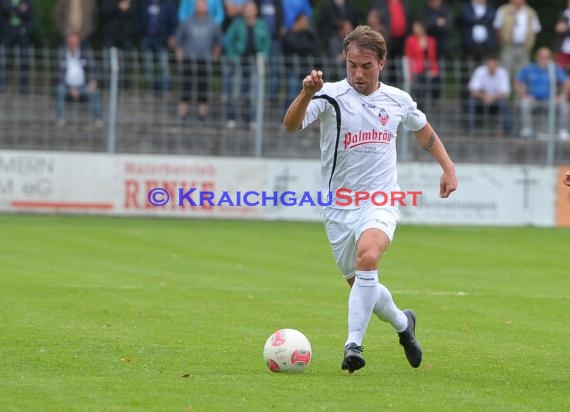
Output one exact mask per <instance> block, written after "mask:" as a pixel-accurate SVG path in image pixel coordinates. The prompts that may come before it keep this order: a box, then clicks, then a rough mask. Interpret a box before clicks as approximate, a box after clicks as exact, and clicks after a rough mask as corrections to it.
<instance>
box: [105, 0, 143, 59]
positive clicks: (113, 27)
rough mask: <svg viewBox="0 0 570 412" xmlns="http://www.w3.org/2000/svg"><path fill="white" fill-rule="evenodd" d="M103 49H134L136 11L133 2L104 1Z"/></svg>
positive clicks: (128, 0) (121, 0) (129, 0)
mask: <svg viewBox="0 0 570 412" xmlns="http://www.w3.org/2000/svg"><path fill="white" fill-rule="evenodd" d="M101 16H102V19H101V22H102V24H103V27H102V28H103V47H105V48H108V47H117V48H118V49H123V50H130V49H131V48H132V40H133V39H132V36H133V31H134V30H133V29H134V27H133V24H134V17H135V10H134V6H133V2H132V1H131V0H102V2H101Z"/></svg>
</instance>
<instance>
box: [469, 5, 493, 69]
mask: <svg viewBox="0 0 570 412" xmlns="http://www.w3.org/2000/svg"><path fill="white" fill-rule="evenodd" d="M494 19H495V8H494V7H493V6H491V5H489V4H487V0H471V1H470V2H468V3H467V4H465V7H464V8H463V18H462V20H461V23H462V25H463V55H464V57H466V58H467V59H468V60H473V61H474V62H476V63H480V62H482V61H483V58H484V57H485V56H487V55H489V54H491V53H493V52H494V51H495V47H496V45H495V31H494V29H493V20H494Z"/></svg>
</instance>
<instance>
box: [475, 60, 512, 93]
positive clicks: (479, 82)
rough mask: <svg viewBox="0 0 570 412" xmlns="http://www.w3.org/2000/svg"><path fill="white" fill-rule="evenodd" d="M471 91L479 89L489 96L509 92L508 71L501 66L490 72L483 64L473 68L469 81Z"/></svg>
mask: <svg viewBox="0 0 570 412" xmlns="http://www.w3.org/2000/svg"><path fill="white" fill-rule="evenodd" d="M469 90H470V91H471V92H474V91H480V92H483V93H485V94H488V95H490V96H497V95H505V96H508V95H509V94H510V93H511V86H510V81H509V73H507V70H506V69H505V68H503V67H497V68H496V69H495V72H494V73H491V72H490V70H489V67H488V66H487V65H486V64H484V65H481V66H479V67H477V68H476V69H475V71H474V72H473V75H472V76H471V80H470V81H469Z"/></svg>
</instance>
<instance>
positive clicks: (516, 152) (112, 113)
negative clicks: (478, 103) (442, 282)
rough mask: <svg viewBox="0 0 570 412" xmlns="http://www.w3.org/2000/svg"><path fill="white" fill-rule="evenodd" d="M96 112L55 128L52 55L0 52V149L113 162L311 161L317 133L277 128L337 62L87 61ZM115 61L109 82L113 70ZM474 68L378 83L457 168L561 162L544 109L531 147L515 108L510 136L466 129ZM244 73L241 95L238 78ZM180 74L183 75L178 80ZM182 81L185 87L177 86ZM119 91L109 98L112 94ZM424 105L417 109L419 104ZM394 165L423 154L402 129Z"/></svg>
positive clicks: (489, 123)
mask: <svg viewBox="0 0 570 412" xmlns="http://www.w3.org/2000/svg"><path fill="white" fill-rule="evenodd" d="M92 53H93V56H94V61H95V62H96V67H97V68H98V70H97V79H98V88H99V90H100V94H101V102H102V108H103V119H104V122H103V125H100V124H96V123H95V122H94V121H93V119H92V118H91V117H90V113H89V110H88V104H87V103H86V102H77V103H75V102H68V103H67V104H66V113H65V120H66V122H65V125H63V124H60V123H58V122H57V121H56V103H55V102H56V99H55V95H56V86H57V78H58V72H59V59H58V54H59V53H58V50H53V49H48V48H30V49H28V50H20V49H18V48H15V49H0V149H23V150H64V151H88V152H106V151H112V152H117V153H154V154H187V155H214V156H264V157H279V158H318V157H319V155H320V151H319V130H318V127H317V126H316V125H314V126H312V127H309V128H308V129H306V130H304V131H302V132H299V133H289V132H287V131H286V130H285V129H284V128H283V126H282V119H283V115H284V113H285V110H286V107H287V104H288V102H289V101H290V100H291V99H292V97H293V96H294V95H296V93H297V92H298V91H299V89H300V87H301V79H302V77H303V76H304V75H305V74H306V72H308V70H309V69H310V68H313V67H318V68H322V69H323V71H324V74H325V80H328V81H333V80H339V79H342V78H343V77H344V73H345V68H344V63H343V62H338V61H335V60H331V59H327V58H322V57H318V58H305V59H303V60H301V59H299V58H297V59H295V58H291V59H286V58H272V59H271V60H266V59H263V58H257V59H256V58H252V59H248V60H243V61H234V60H230V59H227V58H225V57H222V58H221V59H219V60H218V61H212V62H208V63H207V64H206V71H207V72H208V73H209V75H208V76H204V75H203V72H200V70H198V69H199V67H198V64H197V62H195V61H190V62H189V64H187V65H184V64H182V63H181V62H179V61H177V60H176V59H175V56H174V54H173V53H168V54H164V55H162V56H159V55H149V54H143V53H142V52H140V51H138V50H132V51H129V52H125V51H120V50H119V51H118V52H117V53H116V56H117V59H116V60H114V59H113V54H112V53H111V51H110V50H95V51H93V52H92ZM113 63H116V65H117V67H118V68H117V70H116V72H115V73H116V74H115V76H116V77H113V73H114V72H113V71H112V70H111V68H112V66H113ZM474 68H475V67H474V65H473V64H472V63H469V62H465V61H462V60H453V61H446V62H442V63H441V77H440V79H439V81H438V82H437V83H436V82H431V81H429V80H428V81H426V82H425V83H423V84H421V85H418V84H414V82H413V81H412V79H411V78H410V77H409V76H407V75H405V73H407V71H406V62H405V60H404V61H400V60H397V61H389V62H388V64H387V67H386V69H385V70H384V72H383V76H384V78H383V81H385V82H387V83H390V84H394V85H395V86H397V87H401V88H404V89H406V90H408V91H410V92H411V93H412V95H413V96H414V97H416V96H418V97H419V96H421V99H419V98H418V101H419V102H420V107H421V108H422V109H423V110H424V111H425V112H426V113H427V115H428V118H429V120H430V122H431V123H432V124H433V125H434V127H435V128H436V130H437V131H438V133H439V135H440V136H441V137H442V139H443V140H444V141H445V144H446V146H447V148H448V150H449V151H450V153H451V155H452V157H453V158H454V159H455V161H458V162H476V163H501V164H504V163H517V164H562V163H567V162H569V161H570V142H569V141H562V140H559V139H557V136H555V135H554V134H553V133H550V132H549V131H551V130H550V129H551V128H550V129H549V127H548V126H549V125H548V119H549V118H550V119H552V118H553V116H550V117H549V113H548V109H547V110H546V111H543V112H538V113H536V115H535V117H536V118H535V122H536V124H537V125H538V127H537V128H536V133H535V136H533V137H532V138H526V139H524V138H521V137H519V131H520V115H519V112H520V110H519V106H518V102H517V101H516V98H512V99H511V100H510V108H511V111H512V119H513V129H512V133H511V134H507V135H506V134H504V132H503V131H502V130H501V127H500V122H499V120H498V119H497V118H496V117H494V115H492V114H490V113H485V112H483V113H478V114H477V118H476V123H475V124H476V130H473V129H472V128H471V129H470V128H469V127H468V124H467V101H468V96H469V94H468V90H467V84H468V81H469V77H470V75H471V73H472V72H473V70H474ZM248 71H249V72H250V73H251V81H250V84H254V85H259V84H261V85H263V87H262V88H257V89H256V88H254V87H249V86H248V84H247V83H248V82H247V81H245V80H244V78H243V76H242V73H243V72H248ZM185 76H186V77H185ZM185 78H186V80H187V81H185ZM114 83H115V84H116V85H117V88H116V93H112V87H111V86H112V85H113V84H114ZM199 85H206V90H207V99H208V106H209V110H208V116H207V117H206V118H205V119H200V118H199V116H198V114H197V101H198V87H199ZM183 87H187V88H188V95H189V103H190V114H189V116H188V117H187V118H186V119H180V118H179V117H178V102H179V100H180V97H181V94H182V88H183ZM420 100H421V101H420ZM398 138H399V139H400V143H399V149H398V150H399V156H400V159H402V160H404V161H424V160H428V159H430V157H429V154H427V153H425V152H424V151H423V149H422V148H421V147H420V146H419V145H418V144H417V143H415V142H414V141H413V138H412V136H411V135H409V134H407V133H405V132H404V131H403V130H402V131H400V133H399V136H398Z"/></svg>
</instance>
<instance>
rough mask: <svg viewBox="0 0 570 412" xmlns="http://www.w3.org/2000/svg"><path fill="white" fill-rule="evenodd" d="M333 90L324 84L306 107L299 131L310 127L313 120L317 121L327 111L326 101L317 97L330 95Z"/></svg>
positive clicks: (327, 84)
mask: <svg viewBox="0 0 570 412" xmlns="http://www.w3.org/2000/svg"><path fill="white" fill-rule="evenodd" d="M331 92H333V90H332V89H331V86H330V83H325V84H324V85H323V88H322V89H321V90H320V91H319V92H318V94H316V95H315V96H314V97H313V99H312V100H311V102H310V103H309V106H308V107H307V112H306V113H305V118H304V119H303V123H302V124H301V129H304V128H306V127H307V126H309V125H311V123H313V122H314V121H315V120H317V119H318V118H319V117H320V116H321V115H322V114H323V113H325V112H326V110H327V105H328V104H329V103H328V102H327V100H326V99H323V98H319V96H323V95H330V94H331Z"/></svg>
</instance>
